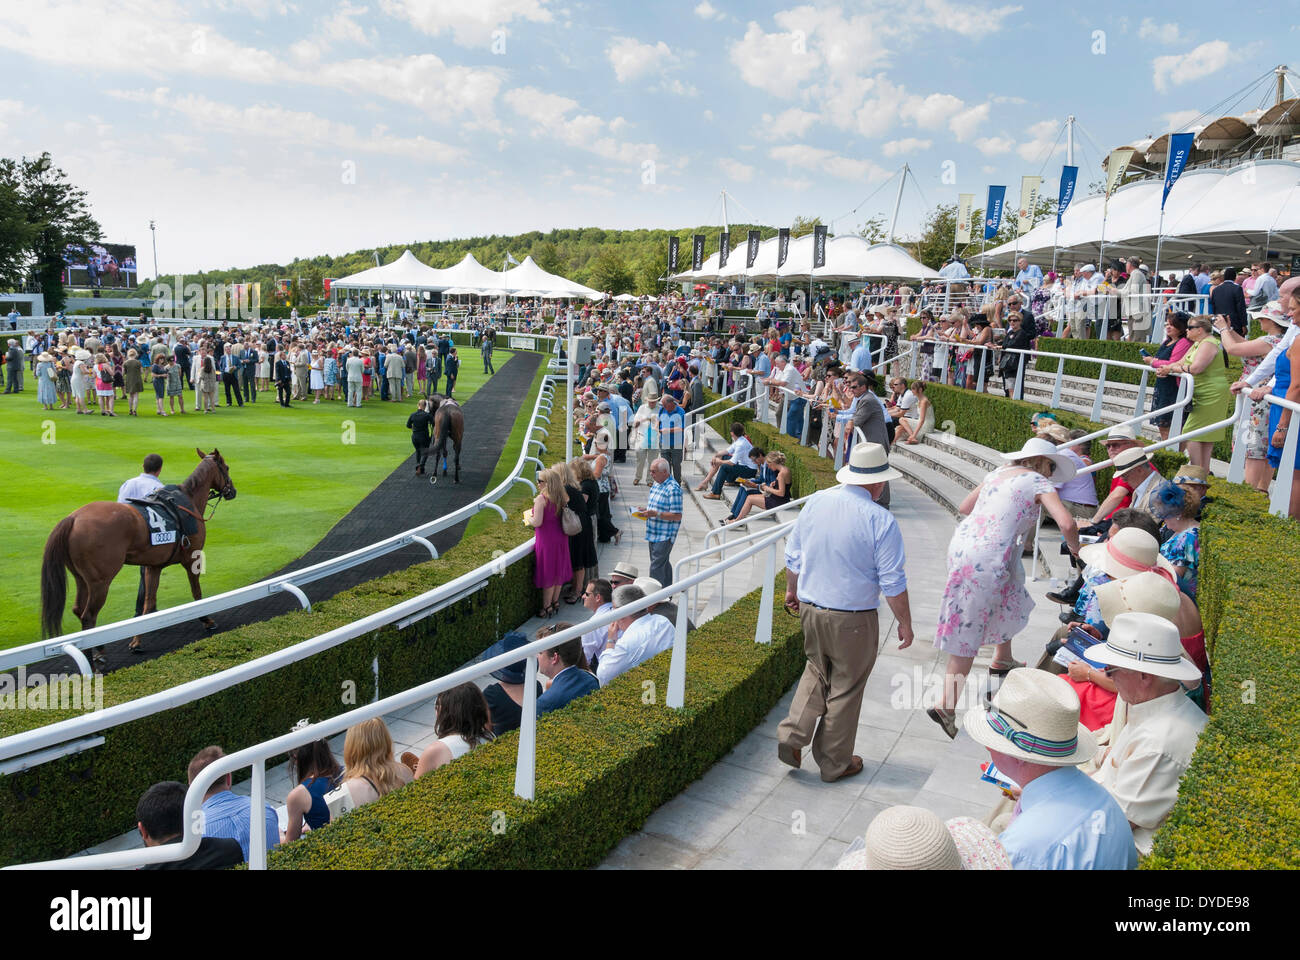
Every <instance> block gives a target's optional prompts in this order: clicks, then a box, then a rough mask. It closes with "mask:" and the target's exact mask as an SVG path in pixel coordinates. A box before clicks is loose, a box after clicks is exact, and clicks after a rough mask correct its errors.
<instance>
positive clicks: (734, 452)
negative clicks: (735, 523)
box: [695, 423, 758, 500]
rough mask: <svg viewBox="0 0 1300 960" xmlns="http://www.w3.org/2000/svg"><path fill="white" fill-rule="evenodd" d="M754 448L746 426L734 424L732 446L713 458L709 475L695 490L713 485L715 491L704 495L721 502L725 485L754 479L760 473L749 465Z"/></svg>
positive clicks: (707, 498)
mask: <svg viewBox="0 0 1300 960" xmlns="http://www.w3.org/2000/svg"><path fill="white" fill-rule="evenodd" d="M753 446H754V445H753V444H752V443H750V442H749V438H748V437H746V436H745V425H744V424H743V423H733V424H732V425H731V446H729V447H727V449H726V450H725V451H723V452H722V453H720V454H718V455H717V456H715V457H714V458H713V460H712V461H711V463H710V469H709V473H708V475H707V476H706V477H705V478H704V479H703V480H701V481H700V483H699V485H698V486H696V488H695V489H696V490H703V489H704V488H705V487H707V486H710V485H712V487H713V489H712V490H711V491H710V492H709V493H706V494H705V495H704V499H706V500H721V499H722V486H723V484H726V483H734V482H736V481H737V480H739V479H740V478H741V477H752V476H753V475H754V474H755V473H757V472H758V471H757V470H755V469H754V468H753V467H752V466H750V464H749V451H750V450H751V449H752V448H753Z"/></svg>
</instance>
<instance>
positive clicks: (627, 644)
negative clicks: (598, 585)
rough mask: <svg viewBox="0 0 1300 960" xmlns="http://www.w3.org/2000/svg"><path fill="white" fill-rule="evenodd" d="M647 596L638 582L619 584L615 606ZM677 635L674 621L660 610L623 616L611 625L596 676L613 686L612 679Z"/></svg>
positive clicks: (670, 644) (649, 655)
mask: <svg viewBox="0 0 1300 960" xmlns="http://www.w3.org/2000/svg"><path fill="white" fill-rule="evenodd" d="M645 596H646V594H645V591H643V590H642V589H641V588H640V587H638V586H636V585H634V584H629V585H628V586H624V587H617V588H616V589H615V590H614V609H615V610H617V609H619V608H620V607H626V606H628V605H629V604H633V603H636V602H637V601H638V600H644V599H645ZM673 637H674V628H673V624H672V621H670V620H668V619H667V618H666V617H661V616H660V615H659V614H657V613H649V612H647V611H645V610H638V611H637V612H635V613H630V614H628V615H627V616H625V617H620V618H619V619H618V620H615V621H614V622H613V623H612V624H610V626H609V632H608V635H607V637H606V642H605V650H604V652H603V653H602V654H601V655H600V666H599V667H597V668H596V679H597V680H599V681H600V685H601V686H602V687H607V686H609V682H610V681H611V680H613V679H614V678H615V677H617V676H618V675H619V674H621V673H626V672H627V671H628V670H631V669H632V668H633V667H635V666H638V665H639V664H642V663H644V662H645V661H647V660H649V659H650V658H651V657H653V656H654V655H655V654H658V653H662V652H663V651H665V650H667V649H669V648H670V647H672V645H673Z"/></svg>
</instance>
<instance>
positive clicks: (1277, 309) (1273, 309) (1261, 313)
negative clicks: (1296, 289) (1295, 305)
mask: <svg viewBox="0 0 1300 960" xmlns="http://www.w3.org/2000/svg"><path fill="white" fill-rule="evenodd" d="M1247 314H1248V315H1249V316H1250V317H1251V318H1252V319H1255V320H1260V319H1265V320H1271V321H1272V322H1273V323H1275V324H1277V325H1278V326H1279V327H1282V328H1286V327H1289V326H1291V318H1290V317H1289V316H1287V313H1286V311H1285V310H1283V309H1282V304H1281V302H1280V301H1278V300H1270V301H1269V302H1268V303H1266V304H1265V305H1264V307H1263V308H1262V309H1259V310H1248V311H1247Z"/></svg>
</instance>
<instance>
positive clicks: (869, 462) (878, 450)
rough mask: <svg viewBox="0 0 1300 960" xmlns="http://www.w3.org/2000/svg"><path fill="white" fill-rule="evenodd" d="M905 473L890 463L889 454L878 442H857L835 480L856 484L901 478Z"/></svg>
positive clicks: (861, 484)
mask: <svg viewBox="0 0 1300 960" xmlns="http://www.w3.org/2000/svg"><path fill="white" fill-rule="evenodd" d="M901 479H903V475H902V474H901V473H899V472H898V471H897V470H895V469H894V468H893V467H891V466H890V465H889V454H887V453H886V452H885V448H884V447H882V446H881V445H880V444H878V443H857V444H854V445H853V452H852V453H851V454H850V455H849V462H848V463H846V464H845V465H844V466H842V467H840V470H839V472H838V473H837V474H835V482H836V483H843V484H849V485H855V486H865V485H867V484H872V483H884V482H886V481H887V480H901Z"/></svg>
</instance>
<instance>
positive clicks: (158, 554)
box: [41, 448, 235, 654]
mask: <svg viewBox="0 0 1300 960" xmlns="http://www.w3.org/2000/svg"><path fill="white" fill-rule="evenodd" d="M195 452H196V453H198V455H199V465H198V467H197V468H195V470H194V472H193V473H192V474H190V476H189V478H188V479H187V480H186V481H185V482H184V483H182V484H181V485H180V489H181V492H182V493H184V494H185V496H186V497H188V498H189V501H190V506H191V507H192V508H193V510H191V511H187V512H189V513H191V515H192V516H194V517H195V518H196V519H197V521H198V532H197V533H195V534H193V535H192V536H190V537H188V538H187V537H184V536H182V535H178V536H177V542H176V543H164V544H159V545H157V546H154V545H152V544H151V542H150V540H151V537H150V535H149V525H148V524H147V523H146V522H145V519H144V517H142V516H141V515H140V511H138V510H136V508H135V507H133V506H131V504H129V503H112V502H107V501H98V502H96V503H88V504H86V505H85V506H84V507H82V508H81V509H79V510H76V511H74V512H73V513H71V514H69V515H68V516H66V517H64V518H63V519H62V520H60V521H59V522H58V524H57V525H56V526H55V528H54V530H53V532H51V533H50V538H49V539H48V540H46V541H45V559H44V562H43V563H42V564H41V627H42V629H43V630H44V633H45V636H47V637H56V636H58V635H59V634H61V633H62V632H63V606H64V603H65V602H66V600H67V589H68V580H67V574H66V573H65V569H64V568H67V569H69V570H71V571H72V577H73V579H74V580H75V581H76V583H77V599H76V600H75V601H74V602H73V604H72V612H73V614H74V615H75V616H76V617H77V619H79V620H80V621H81V628H82V629H83V630H89V629H90V628H91V627H93V626H94V625H95V621H96V619H97V618H98V617H99V611H100V610H101V609H103V606H104V601H105V600H107V599H108V587H109V584H111V583H112V582H113V578H114V577H115V576H117V573H118V571H119V570H121V569H122V567H123V565H125V564H128V563H130V564H134V565H135V566H138V567H144V590H145V597H144V612H145V613H149V612H151V611H152V610H153V609H154V608H155V606H156V605H157V596H158V578H159V576H160V575H161V574H162V569H163V567H166V566H170V565H171V564H173V563H181V564H184V565H185V572H186V574H187V575H188V576H189V578H190V591H191V592H192V593H193V594H194V599H195V600H199V599H201V598H202V596H203V593H202V591H201V590H200V589H199V572H200V571H201V569H202V566H203V564H202V556H201V554H202V550H203V542H204V540H205V539H206V536H207V526H206V524H205V522H204V519H203V516H202V514H203V509H204V507H206V506H207V504H208V501H209V500H218V501H219V500H221V499H226V500H233V499H234V498H235V485H234V484H233V483H231V481H230V470H229V468H227V466H226V461H225V460H223V459H222V458H221V454H220V453H218V452H217V451H216V450H213V451H212V452H211V453H204V452H203V451H202V450H198V449H197V448H195ZM204 624H205V625H206V626H207V627H208V629H209V630H211V629H215V627H216V624H215V623H214V622H213V621H212V619H211V618H210V617H205V618H204ZM139 643H140V641H139V638H138V637H137V638H136V639H135V640H133V641H131V648H132V649H139ZM96 653H97V654H98V651H96Z"/></svg>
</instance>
